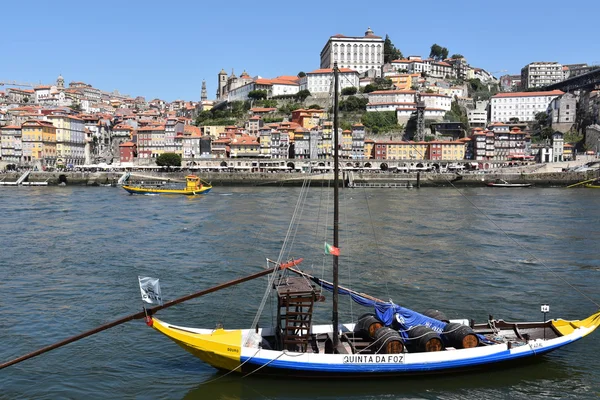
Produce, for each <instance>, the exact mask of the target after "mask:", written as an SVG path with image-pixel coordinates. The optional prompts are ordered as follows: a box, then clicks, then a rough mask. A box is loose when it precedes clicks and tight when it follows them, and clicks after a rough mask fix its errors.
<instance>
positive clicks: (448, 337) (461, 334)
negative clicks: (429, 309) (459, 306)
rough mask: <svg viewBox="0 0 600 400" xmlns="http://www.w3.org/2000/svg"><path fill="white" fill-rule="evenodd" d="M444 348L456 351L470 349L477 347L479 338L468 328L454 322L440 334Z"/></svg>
mask: <svg viewBox="0 0 600 400" xmlns="http://www.w3.org/2000/svg"><path fill="white" fill-rule="evenodd" d="M442 340H443V341H444V343H445V344H446V346H449V347H454V348H456V349H470V348H473V347H477V345H479V338H478V337H477V335H476V334H475V332H473V329H471V328H470V327H468V326H466V325H463V324H459V323H456V322H453V323H450V324H448V325H446V327H445V328H444V332H443V333H442Z"/></svg>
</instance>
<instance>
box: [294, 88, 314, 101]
mask: <svg viewBox="0 0 600 400" xmlns="http://www.w3.org/2000/svg"><path fill="white" fill-rule="evenodd" d="M308 96H310V91H309V90H308V89H304V90H301V91H299V92H298V93H296V95H295V96H294V97H295V98H296V101H299V102H300V103H303V102H304V100H306V98H307V97H308Z"/></svg>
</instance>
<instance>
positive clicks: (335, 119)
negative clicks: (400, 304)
mask: <svg viewBox="0 0 600 400" xmlns="http://www.w3.org/2000/svg"><path fill="white" fill-rule="evenodd" d="M338 72H339V70H338V65H337V62H335V63H333V149H334V150H333V164H334V167H333V246H334V247H337V248H339V243H338V242H339V217H340V210H339V175H340V167H339V161H338V151H339V143H338V79H339V78H338ZM338 287H339V281H338V256H337V255H334V256H333V315H332V320H333V338H332V339H333V349H334V352H335V351H336V350H335V349H337V346H338V343H339V337H338V297H339V296H338Z"/></svg>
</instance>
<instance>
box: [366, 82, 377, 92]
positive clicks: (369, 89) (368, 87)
mask: <svg viewBox="0 0 600 400" xmlns="http://www.w3.org/2000/svg"><path fill="white" fill-rule="evenodd" d="M376 90H377V86H375V85H373V84H371V83H369V84H368V85H367V86H365V88H364V90H363V93H371V92H374V91H376Z"/></svg>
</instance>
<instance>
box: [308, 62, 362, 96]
mask: <svg viewBox="0 0 600 400" xmlns="http://www.w3.org/2000/svg"><path fill="white" fill-rule="evenodd" d="M359 83H360V81H359V77H358V72H357V71H355V70H352V69H349V68H340V72H339V74H338V90H339V91H340V92H341V91H342V89H343V88H346V87H355V88H357V89H358V87H359ZM300 90H308V91H309V92H310V93H312V94H314V93H329V92H330V91H333V69H332V68H323V69H317V70H315V71H312V72H308V73H307V74H306V76H303V77H302V78H300Z"/></svg>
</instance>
